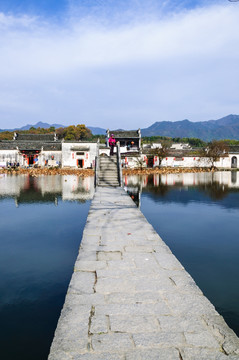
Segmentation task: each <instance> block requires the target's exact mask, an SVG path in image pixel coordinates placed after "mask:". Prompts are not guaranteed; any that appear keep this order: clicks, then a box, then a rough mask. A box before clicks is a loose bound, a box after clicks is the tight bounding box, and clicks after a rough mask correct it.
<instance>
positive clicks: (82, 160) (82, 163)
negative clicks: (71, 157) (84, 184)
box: [77, 159, 84, 168]
mask: <svg viewBox="0 0 239 360" xmlns="http://www.w3.org/2000/svg"><path fill="white" fill-rule="evenodd" d="M77 166H78V168H83V167H84V159H78V160H77Z"/></svg>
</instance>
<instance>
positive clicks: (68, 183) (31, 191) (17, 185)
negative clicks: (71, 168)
mask: <svg viewBox="0 0 239 360" xmlns="http://www.w3.org/2000/svg"><path fill="white" fill-rule="evenodd" d="M94 191H95V189H94V177H93V176H88V177H84V178H83V177H80V176H77V175H65V176H61V175H41V176H39V177H31V176H29V175H19V176H12V175H6V174H0V198H1V197H14V198H15V199H16V201H17V203H21V202H22V203H24V202H47V201H50V202H52V201H55V198H57V197H60V196H61V197H62V199H63V200H79V201H81V200H82V201H85V200H89V199H92V198H93V196H94Z"/></svg>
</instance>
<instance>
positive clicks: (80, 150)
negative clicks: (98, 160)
mask: <svg viewBox="0 0 239 360" xmlns="http://www.w3.org/2000/svg"><path fill="white" fill-rule="evenodd" d="M97 146H98V145H97V142H62V167H70V168H84V169H87V168H94V166H95V157H96V153H97Z"/></svg>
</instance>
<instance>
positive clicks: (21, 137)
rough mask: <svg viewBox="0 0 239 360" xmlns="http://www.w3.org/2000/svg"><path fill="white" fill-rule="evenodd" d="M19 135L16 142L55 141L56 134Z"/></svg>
mask: <svg viewBox="0 0 239 360" xmlns="http://www.w3.org/2000/svg"><path fill="white" fill-rule="evenodd" d="M16 134H17V137H16V140H17V141H19V140H21V141H22V140H24V141H54V139H55V135H54V134H18V133H16Z"/></svg>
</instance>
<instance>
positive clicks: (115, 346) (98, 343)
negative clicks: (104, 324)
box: [92, 333, 134, 352]
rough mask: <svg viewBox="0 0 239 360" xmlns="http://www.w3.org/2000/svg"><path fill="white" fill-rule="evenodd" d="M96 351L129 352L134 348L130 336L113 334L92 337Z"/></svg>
mask: <svg viewBox="0 0 239 360" xmlns="http://www.w3.org/2000/svg"><path fill="white" fill-rule="evenodd" d="M92 347H93V350H94V351H106V352H107V351H112V352H116V351H122V349H123V350H124V351H127V350H129V349H132V348H134V344H133V341H132V339H131V337H130V335H128V334H121V333H112V334H101V335H93V336H92Z"/></svg>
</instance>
